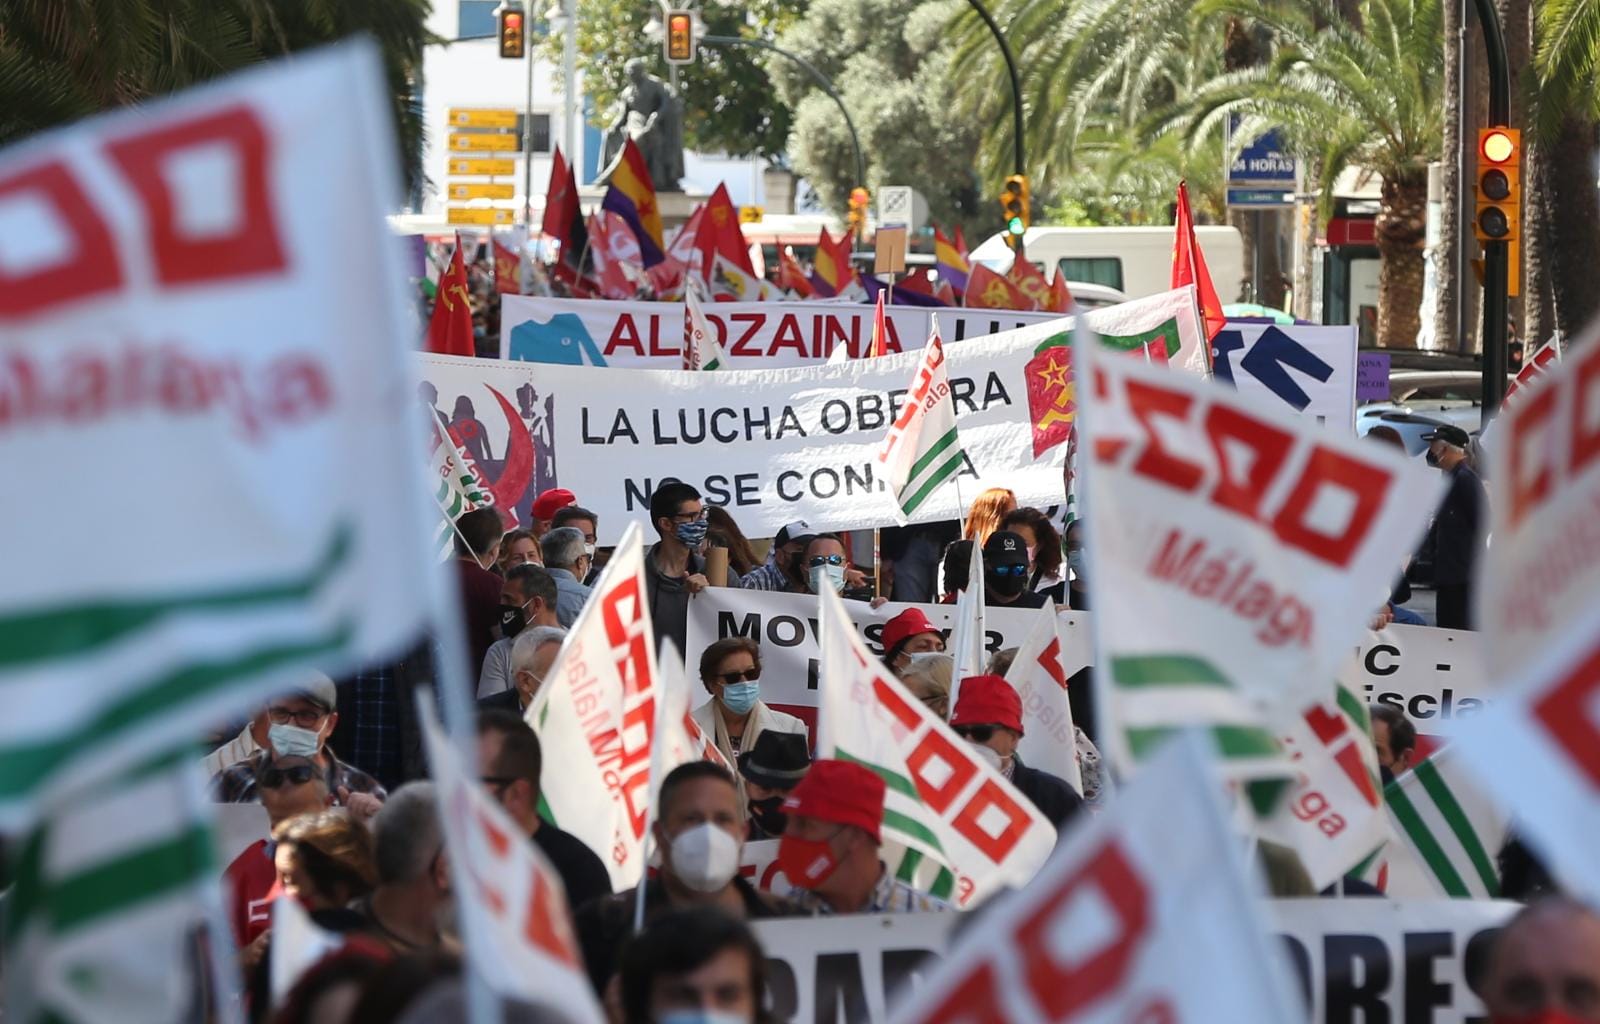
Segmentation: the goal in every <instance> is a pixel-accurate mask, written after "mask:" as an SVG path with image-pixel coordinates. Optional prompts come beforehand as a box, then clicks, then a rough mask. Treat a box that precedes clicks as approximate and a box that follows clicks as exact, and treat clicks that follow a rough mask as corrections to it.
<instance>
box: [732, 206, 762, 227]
mask: <svg viewBox="0 0 1600 1024" xmlns="http://www.w3.org/2000/svg"><path fill="white" fill-rule="evenodd" d="M766 215H767V211H766V209H765V208H764V207H760V206H741V207H739V223H740V224H759V223H761V221H762V219H763V218H764V217H766Z"/></svg>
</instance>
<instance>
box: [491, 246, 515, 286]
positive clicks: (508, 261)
mask: <svg viewBox="0 0 1600 1024" xmlns="http://www.w3.org/2000/svg"><path fill="white" fill-rule="evenodd" d="M489 241H490V242H491V243H492V244H493V246H494V290H495V291H497V292H499V293H500V294H501V295H521V294H522V257H521V256H519V255H517V252H516V250H515V249H512V248H511V247H510V246H508V245H503V244H502V243H501V241H500V239H498V238H491V239H490V240H489Z"/></svg>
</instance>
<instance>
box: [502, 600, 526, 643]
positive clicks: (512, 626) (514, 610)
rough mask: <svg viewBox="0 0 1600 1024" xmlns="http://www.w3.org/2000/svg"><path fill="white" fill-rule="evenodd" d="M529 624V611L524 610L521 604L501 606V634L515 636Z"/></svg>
mask: <svg viewBox="0 0 1600 1024" xmlns="http://www.w3.org/2000/svg"><path fill="white" fill-rule="evenodd" d="M527 624H528V613H527V612H525V611H523V610H522V606H521V605H515V604H503V605H501V606H500V635H501V636H503V637H507V638H510V637H514V636H516V635H517V634H518V633H520V632H522V629H523V627H524V626H526V625H527Z"/></svg>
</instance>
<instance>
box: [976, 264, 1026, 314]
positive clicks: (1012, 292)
mask: <svg viewBox="0 0 1600 1024" xmlns="http://www.w3.org/2000/svg"><path fill="white" fill-rule="evenodd" d="M966 299H967V307H968V308H969V309H1018V310H1023V311H1025V312H1026V311H1030V310H1032V309H1033V308H1034V306H1033V300H1032V299H1030V298H1028V297H1027V296H1026V295H1024V294H1023V293H1022V292H1021V291H1020V290H1019V289H1018V288H1017V286H1016V285H1014V284H1012V283H1011V282H1010V281H1008V280H1006V279H1005V278H1003V277H1001V276H1000V275H999V274H996V273H995V272H994V271H992V270H990V269H989V268H988V267H986V266H984V265H983V264H981V263H974V264H973V265H972V274H971V275H970V276H969V277H968V278H967V294H966Z"/></svg>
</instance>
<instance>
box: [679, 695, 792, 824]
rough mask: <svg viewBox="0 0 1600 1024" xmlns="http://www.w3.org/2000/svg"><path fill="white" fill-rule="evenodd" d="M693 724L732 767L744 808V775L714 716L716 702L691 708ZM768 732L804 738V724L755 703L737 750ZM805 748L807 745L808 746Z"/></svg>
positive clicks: (725, 729) (718, 718) (725, 730)
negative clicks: (796, 735) (786, 733)
mask: <svg viewBox="0 0 1600 1024" xmlns="http://www.w3.org/2000/svg"><path fill="white" fill-rule="evenodd" d="M694 720H695V724H696V725H698V726H700V728H701V729H702V730H703V731H704V732H705V734H706V735H707V736H710V737H711V739H712V742H714V743H716V745H717V749H718V750H720V751H722V756H723V757H725V758H727V759H728V764H730V765H732V766H733V777H734V781H736V782H737V783H738V784H739V806H740V808H741V809H743V807H744V800H745V796H744V776H742V775H740V774H739V765H738V759H737V758H736V757H734V754H733V743H732V741H731V740H729V738H728V727H727V725H726V724H725V723H724V722H723V721H722V716H721V715H719V714H717V699H716V698H715V697H713V698H711V699H710V700H708V701H706V702H705V703H704V704H702V705H700V706H699V707H697V708H695V709H694ZM768 729H773V730H776V731H778V732H795V733H799V734H800V735H802V736H804V735H805V734H806V723H805V722H804V721H802V720H801V719H798V718H796V717H794V716H793V715H786V714H784V713H783V712H782V711H774V710H773V709H772V708H769V707H767V702H766V701H762V700H758V701H756V706H755V707H753V708H751V709H750V718H749V720H748V721H746V722H745V724H744V735H743V736H740V737H739V750H740V751H746V750H752V749H754V748H755V745H756V740H757V739H759V738H760V737H761V734H762V733H763V732H765V731H767V730H768ZM808 745H809V743H808Z"/></svg>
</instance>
